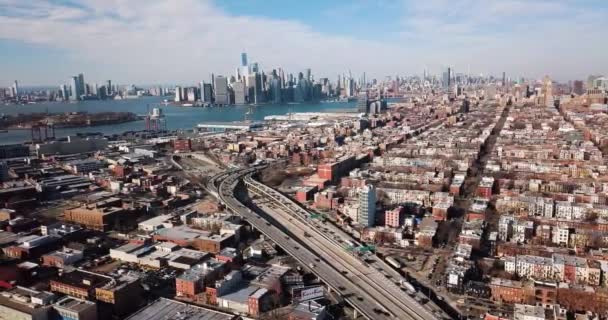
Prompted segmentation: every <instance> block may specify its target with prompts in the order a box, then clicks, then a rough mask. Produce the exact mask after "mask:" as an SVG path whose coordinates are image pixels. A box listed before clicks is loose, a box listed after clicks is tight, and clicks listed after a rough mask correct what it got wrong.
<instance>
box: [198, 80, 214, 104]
mask: <svg viewBox="0 0 608 320" xmlns="http://www.w3.org/2000/svg"><path fill="white" fill-rule="evenodd" d="M200 86H201V102H203V103H211V100H212V95H213V94H212V92H213V90H212V88H211V83H205V82H201V83H200Z"/></svg>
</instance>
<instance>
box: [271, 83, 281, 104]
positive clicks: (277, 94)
mask: <svg viewBox="0 0 608 320" xmlns="http://www.w3.org/2000/svg"><path fill="white" fill-rule="evenodd" d="M270 95H271V99H272V102H273V103H281V101H282V97H281V80H280V79H279V78H278V77H275V78H272V79H271V80H270Z"/></svg>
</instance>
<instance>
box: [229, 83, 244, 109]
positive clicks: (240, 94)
mask: <svg viewBox="0 0 608 320" xmlns="http://www.w3.org/2000/svg"><path fill="white" fill-rule="evenodd" d="M232 90H233V91H234V104H245V103H247V100H246V91H247V90H245V83H244V82H242V81H237V82H235V83H233V84H232Z"/></svg>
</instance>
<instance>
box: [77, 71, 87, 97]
mask: <svg viewBox="0 0 608 320" xmlns="http://www.w3.org/2000/svg"><path fill="white" fill-rule="evenodd" d="M78 89H79V90H80V91H78V96H79V97H80V96H82V95H84V94H85V93H86V92H85V90H86V89H85V84H84V75H83V74H82V73H79V74H78Z"/></svg>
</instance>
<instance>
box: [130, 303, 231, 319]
mask: <svg viewBox="0 0 608 320" xmlns="http://www.w3.org/2000/svg"><path fill="white" fill-rule="evenodd" d="M237 318H238V317H237V316H234V315H230V314H227V313H222V312H218V311H214V310H211V309H206V308H203V307H198V306H193V305H189V304H186V303H183V302H179V301H175V300H170V299H166V298H160V299H158V300H156V301H154V302H152V303H151V304H149V305H148V306H146V307H145V308H143V309H141V310H139V311H138V312H136V313H135V314H133V315H131V316H130V317H129V318H127V320H167V319H179V320H235V319H237Z"/></svg>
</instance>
